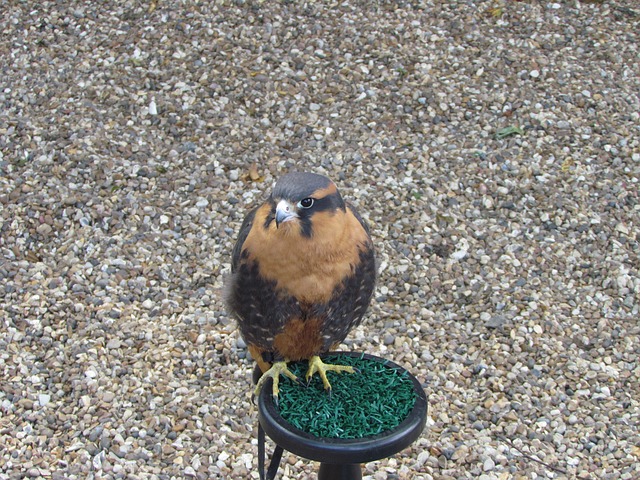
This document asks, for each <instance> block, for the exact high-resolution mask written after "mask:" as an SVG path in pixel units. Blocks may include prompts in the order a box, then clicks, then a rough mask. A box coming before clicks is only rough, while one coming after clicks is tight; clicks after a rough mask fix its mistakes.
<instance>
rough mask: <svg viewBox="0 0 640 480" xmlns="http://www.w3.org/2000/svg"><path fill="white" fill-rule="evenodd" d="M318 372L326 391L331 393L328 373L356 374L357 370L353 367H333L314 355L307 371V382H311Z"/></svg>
mask: <svg viewBox="0 0 640 480" xmlns="http://www.w3.org/2000/svg"><path fill="white" fill-rule="evenodd" d="M316 372H318V375H320V378H321V379H322V383H323V385H324V389H325V390H329V391H331V384H330V383H329V380H327V372H338V373H340V372H349V373H354V372H355V370H354V368H353V367H349V366H347V365H331V364H328V363H324V362H323V361H322V360H320V357H318V356H317V355H314V356H313V357H311V358H310V359H309V369H308V370H307V375H306V378H307V382H309V380H311V377H312V376H313V374H314V373H316Z"/></svg>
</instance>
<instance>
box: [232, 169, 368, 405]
mask: <svg viewBox="0 0 640 480" xmlns="http://www.w3.org/2000/svg"><path fill="white" fill-rule="evenodd" d="M376 273H377V269H376V260H375V253H374V246H373V241H372V238H371V234H370V230H369V227H368V225H367V224H366V222H365V221H364V220H363V218H362V217H361V216H360V214H359V213H358V212H357V210H356V209H355V208H354V207H353V206H352V205H351V204H349V203H347V202H345V201H344V200H343V198H342V196H341V195H340V192H339V191H338V188H337V187H336V184H335V183H334V182H333V181H332V180H330V179H329V178H328V177H326V176H324V175H320V174H317V173H311V172H291V173H287V174H285V175H283V176H282V177H280V178H279V179H278V180H277V181H276V183H275V185H274V186H273V189H272V191H271V194H270V195H269V197H268V199H267V200H266V201H265V202H264V203H262V204H261V205H258V206H256V207H255V208H253V209H252V210H250V211H249V213H247V215H246V216H245V218H244V221H243V222H242V225H241V227H240V231H239V233H238V237H237V240H236V243H235V245H234V247H233V251H232V259H231V275H230V276H229V277H228V280H227V282H226V285H225V288H226V303H227V306H228V308H229V311H230V313H231V314H232V316H233V317H235V319H236V320H237V324H238V329H239V332H240V335H241V336H242V338H243V340H244V341H245V343H246V345H247V348H248V350H249V352H250V353H251V356H252V357H253V358H254V359H255V360H256V363H257V364H258V366H259V368H260V370H261V372H262V376H261V377H260V380H259V381H258V382H257V384H256V386H255V389H254V392H253V395H254V396H257V395H258V394H259V392H260V390H261V388H262V386H263V385H264V383H265V382H266V380H267V379H268V378H272V379H273V384H272V395H273V397H274V399H275V400H276V401H277V397H278V394H279V379H280V376H281V375H284V376H286V377H288V378H290V379H291V380H293V381H295V382H298V383H302V382H301V381H300V379H298V377H297V376H296V375H294V374H293V373H292V372H291V370H289V368H288V365H287V364H288V363H289V362H298V361H303V360H307V361H308V367H307V372H306V375H305V378H306V380H307V383H308V382H309V381H310V379H311V378H312V376H313V375H314V374H316V373H317V374H318V375H319V376H320V378H321V379H322V383H323V386H324V389H325V390H326V391H328V392H329V393H331V384H330V382H329V380H328V379H327V372H329V371H333V372H338V373H342V372H347V373H354V372H355V370H354V369H353V368H352V367H350V366H345V365H334V364H328V363H324V362H323V361H322V359H321V358H320V355H321V354H323V353H326V352H328V351H331V350H334V349H335V348H336V347H337V346H338V345H339V344H340V343H341V342H342V341H343V340H344V339H345V338H346V337H347V335H348V333H349V331H350V330H351V329H353V328H354V327H356V326H357V325H359V324H360V323H361V321H362V319H363V317H364V314H365V312H366V310H367V308H368V307H369V304H370V302H371V297H372V295H373V291H374V288H375V282H376Z"/></svg>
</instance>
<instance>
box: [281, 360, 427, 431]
mask: <svg viewBox="0 0 640 480" xmlns="http://www.w3.org/2000/svg"><path fill="white" fill-rule="evenodd" d="M323 362H325V363H331V364H337V365H351V366H353V367H355V368H356V369H358V370H359V373H358V372H356V373H336V372H328V373H327V378H328V379H329V383H331V386H332V391H331V394H328V393H327V392H325V390H324V387H323V385H322V380H321V379H320V376H319V375H318V374H315V375H314V376H313V378H312V379H311V382H310V384H309V386H308V387H305V386H304V385H300V384H296V383H295V382H293V381H291V380H289V379H288V378H281V380H280V395H279V397H278V409H279V411H280V416H281V417H282V418H283V419H285V420H286V421H287V422H289V423H290V424H291V425H293V426H295V427H297V428H299V429H300V430H303V431H305V432H307V433H309V434H311V435H314V436H316V437H321V438H342V439H349V438H363V437H369V436H373V435H378V434H380V433H382V432H385V431H387V430H392V429H394V428H395V427H397V426H398V425H399V424H400V423H402V421H403V420H404V419H405V418H407V416H408V414H409V412H411V410H412V409H413V406H414V404H415V401H416V393H415V390H414V386H413V382H412V380H411V378H410V377H409V375H408V374H407V372H406V371H405V370H398V369H396V368H392V367H390V366H386V365H385V364H384V363H382V362H378V361H374V360H370V359H367V358H361V357H359V356H347V355H339V354H336V355H327V356H326V357H324V358H323ZM289 369H290V370H291V371H292V372H293V373H294V374H295V375H296V376H297V377H298V378H300V379H301V381H302V382H306V380H305V374H306V373H307V362H295V363H290V364H289Z"/></svg>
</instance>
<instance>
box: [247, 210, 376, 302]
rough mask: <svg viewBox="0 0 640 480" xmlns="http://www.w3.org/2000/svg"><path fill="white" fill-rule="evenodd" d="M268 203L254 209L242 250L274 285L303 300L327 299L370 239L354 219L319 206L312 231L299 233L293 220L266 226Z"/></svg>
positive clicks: (349, 271) (321, 300)
mask: <svg viewBox="0 0 640 480" xmlns="http://www.w3.org/2000/svg"><path fill="white" fill-rule="evenodd" d="M269 213H270V206H269V205H268V204H265V205H263V206H262V207H260V208H259V209H258V210H257V211H256V215H255V218H254V221H253V228H252V229H251V231H250V232H249V235H248V236H247V238H246V239H245V242H244V246H243V250H246V251H247V253H248V258H249V260H255V261H257V262H258V265H259V271H260V275H261V276H262V277H264V278H266V279H269V280H273V281H275V282H277V288H278V289H282V290H284V291H285V292H286V293H288V294H290V295H292V296H294V297H295V298H297V299H298V300H299V301H301V302H304V303H326V302H327V301H329V299H330V298H331V295H332V293H333V291H334V290H335V288H336V287H337V286H338V285H339V284H340V283H341V282H342V280H343V279H344V278H345V277H347V276H349V275H351V274H352V273H353V271H354V267H355V266H356V265H357V264H358V263H359V261H360V251H361V250H364V249H366V248H371V239H370V238H369V236H368V234H367V232H366V231H365V229H364V228H363V227H362V225H361V224H360V222H359V221H358V219H357V218H356V217H355V216H354V215H353V213H352V212H351V210H350V209H349V208H347V209H346V210H345V211H343V210H337V211H326V212H318V213H316V214H314V216H313V219H312V221H313V234H312V235H311V236H310V237H304V236H303V235H302V234H301V231H300V225H299V224H298V223H297V222H287V223H285V224H281V225H280V227H279V228H278V227H276V225H275V222H271V223H270V224H269V226H268V227H266V228H265V221H266V218H267V216H268V215H269Z"/></svg>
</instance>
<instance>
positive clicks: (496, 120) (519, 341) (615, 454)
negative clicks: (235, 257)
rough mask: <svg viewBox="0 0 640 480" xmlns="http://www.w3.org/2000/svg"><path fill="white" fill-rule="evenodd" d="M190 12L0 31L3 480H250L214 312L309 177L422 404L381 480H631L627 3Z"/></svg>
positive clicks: (130, 13) (225, 345)
mask: <svg viewBox="0 0 640 480" xmlns="http://www.w3.org/2000/svg"><path fill="white" fill-rule="evenodd" d="M192 3H193V4H192V5H190V6H189V8H186V9H185V6H184V5H182V4H180V3H179V2H176V1H174V0H167V1H163V2H102V3H98V2H95V1H93V0H90V1H87V2H83V3H82V5H81V6H78V5H79V4H78V5H76V6H72V7H69V6H68V5H65V4H64V2H58V3H55V2H52V3H50V4H46V5H43V4H42V3H41V2H35V1H33V0H25V1H23V2H6V6H5V5H3V15H2V16H0V26H1V27H2V31H3V32H4V33H5V35H3V36H2V37H0V49H1V51H3V52H7V58H9V57H10V59H11V61H10V62H4V63H3V72H2V75H3V80H4V81H3V87H2V89H0V102H1V104H2V114H1V115H0V170H1V175H0V229H1V230H2V238H1V241H0V247H1V250H2V251H1V254H2V261H1V262H0V280H1V281H0V293H1V295H0V317H1V318H2V319H4V320H5V322H4V324H3V327H2V331H1V333H0V365H2V372H3V377H2V378H3V382H4V384H3V388H2V391H1V392H0V412H1V413H0V415H1V416H2V425H3V428H2V429H1V430H0V444H1V445H2V446H3V447H4V449H3V450H2V452H0V478H4V477H7V478H9V477H10V478H23V477H26V478H53V479H65V478H90V477H91V478H93V477H95V478H125V477H133V476H136V477H140V478H156V477H158V478H160V477H162V478H164V477H166V478H249V477H250V476H251V475H255V474H256V472H255V469H256V463H257V461H256V455H257V443H256V437H255V432H256V430H255V429H256V422H257V419H256V408H255V405H253V404H252V402H251V393H250V392H251V385H250V378H251V372H252V370H253V366H254V361H253V360H252V359H251V356H250V355H248V354H247V346H246V343H245V342H244V340H242V339H240V338H239V337H238V334H237V332H236V330H235V324H234V321H233V319H232V318H231V317H230V316H229V314H228V312H227V310H226V307H225V305H224V303H223V301H222V298H223V292H224V283H225V279H226V278H227V277H228V275H229V273H230V270H231V265H230V255H231V250H232V248H233V242H234V239H235V237H236V235H237V232H238V230H239V229H240V225H241V222H242V219H243V217H244V215H245V214H246V213H247V212H248V211H249V209H251V208H252V207H253V206H255V205H256V203H257V202H259V201H261V200H262V199H264V198H266V196H267V195H268V192H269V189H270V187H271V185H273V182H274V181H275V179H276V178H277V177H278V176H279V175H281V174H282V173H283V172H285V171H288V170H292V169H303V168H304V169H308V170H313V171H317V172H320V173H324V174H327V175H329V176H330V177H332V178H333V179H334V180H335V181H336V183H337V184H338V186H339V188H340V191H341V193H342V195H343V196H344V198H345V199H347V200H348V201H349V202H351V203H352V204H354V205H355V206H357V208H358V209H359V211H360V212H361V213H362V215H363V217H364V218H366V220H367V221H368V222H369V224H370V227H371V232H372V236H373V239H374V243H375V246H376V251H377V254H378V260H379V264H380V268H379V270H380V277H379V279H378V282H377V290H376V295H375V301H374V302H373V303H372V305H371V306H370V308H369V310H368V313H367V316H366V318H365V321H364V322H363V324H362V325H360V326H358V327H357V328H355V329H354V330H353V331H352V332H351V333H350V335H349V337H347V344H346V345H343V346H342V347H341V348H352V349H356V350H359V351H366V352H369V353H373V354H377V355H381V356H383V357H385V358H389V359H390V360H392V361H394V362H397V363H399V364H401V365H403V366H405V367H406V368H408V369H409V370H410V371H411V372H412V373H413V374H414V375H416V377H417V378H418V379H419V381H420V382H421V383H422V384H423V385H424V388H425V389H426V391H427V393H428V395H429V408H430V409H429V419H428V426H427V428H426V429H425V431H424V432H423V433H422V435H421V436H420V438H418V440H417V441H416V442H415V443H414V444H413V445H412V446H410V447H408V448H407V449H406V450H404V451H403V452H401V453H400V454H398V455H394V456H393V457H392V458H390V459H384V460H381V461H379V462H374V463H369V464H366V465H365V466H364V470H365V474H364V476H365V478H374V477H376V478H414V477H415V478H423V477H424V479H429V478H444V479H446V478H486V479H500V478H507V477H509V478H510V476H512V477H514V478H542V477H545V478H551V477H557V478H617V477H616V476H618V477H620V478H628V479H632V478H640V462H638V451H637V439H638V438H639V435H640V433H639V432H638V421H637V419H638V418H639V416H640V401H639V399H640V390H639V387H638V382H637V381H634V380H635V379H636V378H637V376H638V371H639V370H638V369H639V368H640V367H639V366H638V355H637V341H636V339H637V338H638V336H639V335H640V330H639V327H638V322H637V319H638V317H639V315H640V302H639V301H638V298H640V280H639V279H638V278H639V274H638V268H637V261H636V260H637V242H638V238H640V230H639V229H640V227H639V224H638V213H639V210H638V201H637V197H638V195H637V194H638V185H639V184H640V179H639V173H638V168H637V166H638V163H639V162H640V143H639V140H638V134H637V133H638V128H639V122H640V115H639V114H638V112H640V103H639V99H638V96H637V92H638V91H639V90H640V84H639V83H638V79H639V78H640V65H639V64H638V62H637V45H638V44H640V38H639V33H638V29H637V21H636V20H637V14H638V12H639V9H638V7H637V5H636V2H633V1H631V0H620V1H617V2H615V4H607V2H604V3H598V2H557V3H555V2H554V3H545V4H538V3H536V2H503V3H504V5H501V7H500V9H495V6H496V5H493V4H491V3H490V2H486V1H480V2H438V1H434V0H427V1H426V2H422V3H420V2H413V3H412V2H383V3H384V5H383V4H382V3H380V4H379V2H370V3H367V2H360V3H359V4H357V8H356V4H355V2H337V3H335V4H331V5H330V4H329V3H326V2H274V3H273V4H269V5H268V6H267V4H266V3H263V2H245V1H237V2H192ZM418 3H419V5H418ZM472 4H473V5H472ZM472 7H473V8H472ZM494 10H496V11H495V12H494ZM497 10H500V12H498V11H497ZM601 39H606V41H601ZM508 127H519V128H520V129H521V132H522V133H521V134H515V135H511V136H507V137H505V138H503V139H496V138H495V132H496V131H498V130H500V129H503V128H508ZM611 432H615V434H611ZM425 452H427V453H425ZM522 452H524V453H526V454H527V455H530V456H531V457H532V458H539V459H541V460H542V461H544V462H545V464H546V465H551V466H553V467H554V468H553V469H551V468H550V467H547V466H545V464H541V463H538V462H534V461H526V459H525V457H523V455H522ZM133 465H135V469H133V467H132V466H133ZM285 470H286V472H285ZM316 472H317V464H314V463H313V462H308V461H306V460H302V459H300V458H298V457H296V456H293V455H291V460H290V461H287V462H283V464H282V466H281V472H280V473H281V476H282V477H283V478H313V477H314V475H316ZM561 472H564V473H561Z"/></svg>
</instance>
